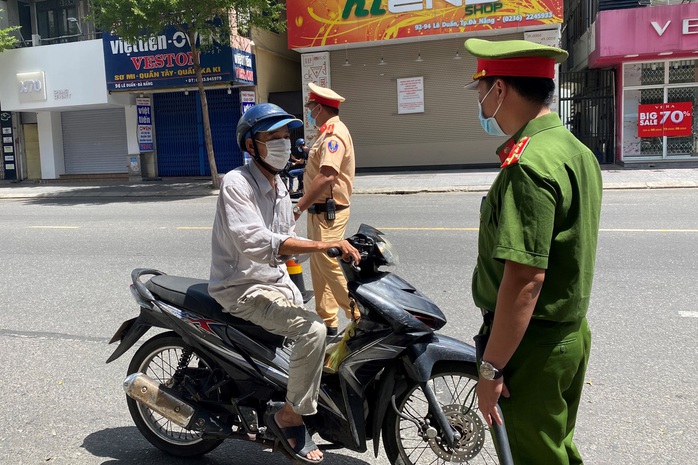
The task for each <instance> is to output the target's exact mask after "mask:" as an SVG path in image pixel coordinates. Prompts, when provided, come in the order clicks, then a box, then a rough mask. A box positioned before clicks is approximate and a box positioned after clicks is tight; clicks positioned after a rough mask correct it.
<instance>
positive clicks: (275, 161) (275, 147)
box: [257, 139, 291, 170]
mask: <svg viewBox="0 0 698 465" xmlns="http://www.w3.org/2000/svg"><path fill="white" fill-rule="evenodd" d="M257 142H258V143H260V144H262V145H264V146H266V147H267V156H266V157H265V158H264V161H265V162H267V164H268V165H269V166H271V167H272V168H274V169H277V170H282V169H284V167H285V166H286V163H287V162H288V158H289V156H290V155H291V140H290V139H275V140H270V141H269V142H262V141H261V140H258V141H257Z"/></svg>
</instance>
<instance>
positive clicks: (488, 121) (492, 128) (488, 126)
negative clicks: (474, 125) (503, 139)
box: [477, 86, 506, 136]
mask: <svg viewBox="0 0 698 465" xmlns="http://www.w3.org/2000/svg"><path fill="white" fill-rule="evenodd" d="M492 89H494V86H492V87H491V88H490V90H489V91H487V93H486V94H485V96H484V97H483V99H482V101H479V100H478V102H477V109H478V117H479V118H480V125H481V126H482V129H484V130H485V132H486V133H487V134H489V135H491V136H506V133H505V132H504V131H502V128H500V127H499V123H497V120H496V119H494V117H495V116H497V112H498V111H499V108H500V107H501V106H502V103H503V102H504V101H503V100H502V101H501V102H499V106H497V109H496V110H495V111H494V114H493V115H492V116H490V117H489V118H485V116H484V115H483V114H482V102H484V101H485V99H486V98H487V96H488V95H490V92H492Z"/></svg>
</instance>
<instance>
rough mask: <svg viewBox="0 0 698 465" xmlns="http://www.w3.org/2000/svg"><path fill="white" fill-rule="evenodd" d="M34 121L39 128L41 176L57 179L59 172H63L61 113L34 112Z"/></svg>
mask: <svg viewBox="0 0 698 465" xmlns="http://www.w3.org/2000/svg"><path fill="white" fill-rule="evenodd" d="M36 122H37V125H38V130H39V153H40V157H41V177H42V178H43V179H58V177H59V176H60V175H61V174H65V158H64V155H63V126H62V124H61V114H60V113H59V112H57V111H40V112H38V113H37V114H36Z"/></svg>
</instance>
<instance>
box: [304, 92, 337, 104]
mask: <svg viewBox="0 0 698 465" xmlns="http://www.w3.org/2000/svg"><path fill="white" fill-rule="evenodd" d="M308 101H309V102H315V103H320V104H322V105H327V106H328V107H332V108H339V100H332V99H329V98H326V97H321V96H319V95H318V94H316V93H315V92H311V93H310V94H309V95H308Z"/></svg>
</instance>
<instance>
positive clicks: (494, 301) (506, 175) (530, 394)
mask: <svg viewBox="0 0 698 465" xmlns="http://www.w3.org/2000/svg"><path fill="white" fill-rule="evenodd" d="M465 48H466V50H467V51H468V52H470V53H471V54H472V55H474V56H475V57H477V59H478V60H477V72H476V74H475V75H474V76H473V79H474V81H473V83H472V84H470V85H469V86H466V87H469V88H472V89H476V90H477V92H478V107H479V117H480V122H481V124H482V127H483V129H484V130H485V131H486V132H487V133H489V134H491V135H494V136H506V137H507V139H506V141H505V142H504V143H503V144H502V145H501V146H500V147H499V149H497V154H498V155H499V159H500V162H501V168H502V169H501V171H500V173H499V175H498V176H497V178H496V179H495V181H494V182H493V184H492V186H491V188H490V190H489V192H488V193H487V196H486V197H485V198H483V201H482V205H481V210H480V228H479V238H478V257H477V265H476V268H475V271H474V273H473V279H472V292H473V299H474V301H475V304H476V305H477V306H478V307H479V308H480V309H481V310H482V314H483V317H484V323H483V326H482V328H481V330H480V334H479V335H478V336H477V337H476V345H477V346H478V357H479V360H480V361H479V363H480V365H479V371H480V376H479V381H478V385H477V395H478V403H479V408H480V411H481V412H482V414H483V415H484V417H485V419H486V421H487V422H488V423H489V424H492V422H493V421H495V422H498V423H501V418H500V416H499V414H498V412H497V410H496V405H497V403H498V402H499V404H500V406H501V408H502V412H503V415H504V419H505V425H506V429H507V435H508V437H509V443H510V446H511V449H512V457H513V459H514V463H516V464H535V465H543V464H544V465H555V464H560V465H563V464H564V465H568V464H581V463H582V458H581V455H580V454H579V451H578V450H577V447H576V446H575V444H574V442H573V440H572V438H573V434H574V428H575V423H576V418H577V410H578V407H579V402H580V398H581V394H582V387H583V385H584V374H585V370H586V366H587V362H588V360H589V351H590V347H591V333H590V331H589V326H588V325H587V320H586V313H587V309H588V306H589V296H590V294H591V287H592V278H593V274H594V264H595V258H596V244H597V236H598V230H599V214H600V209H601V193H602V183H601V173H600V170H599V166H598V162H597V161H596V158H595V156H594V155H593V153H592V152H591V151H590V150H589V149H588V148H587V147H585V146H584V145H583V144H582V143H581V142H580V141H579V140H577V139H576V138H575V137H574V136H573V135H572V134H571V133H570V132H569V131H568V130H567V129H566V128H565V127H564V126H563V125H562V122H561V121H560V118H559V117H558V115H557V114H556V113H553V112H551V111H550V109H549V105H550V101H551V99H552V96H553V92H554V89H555V84H554V81H553V77H554V75H555V65H556V63H558V62H561V61H563V60H564V59H565V58H567V52H565V51H564V50H560V49H558V48H554V47H546V46H543V45H538V44H534V43H532V42H527V41H523V40H512V41H500V42H490V41H485V40H479V39H469V40H467V41H466V42H465Z"/></svg>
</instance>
